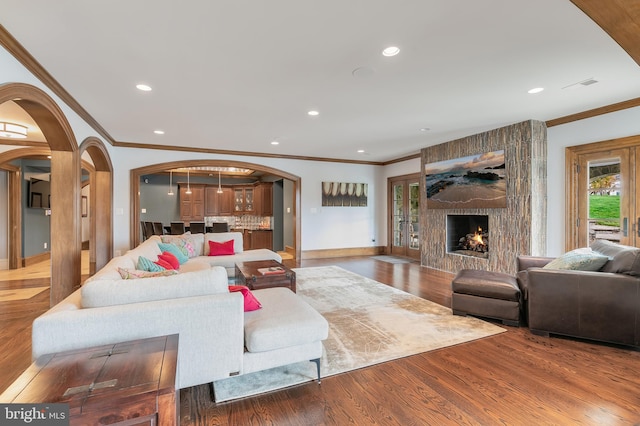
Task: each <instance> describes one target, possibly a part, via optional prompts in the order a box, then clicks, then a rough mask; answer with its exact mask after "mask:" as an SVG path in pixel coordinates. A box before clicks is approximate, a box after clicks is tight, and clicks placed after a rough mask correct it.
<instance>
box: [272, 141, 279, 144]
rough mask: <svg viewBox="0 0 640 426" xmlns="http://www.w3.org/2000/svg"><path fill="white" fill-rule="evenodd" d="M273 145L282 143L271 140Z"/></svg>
mask: <svg viewBox="0 0 640 426" xmlns="http://www.w3.org/2000/svg"><path fill="white" fill-rule="evenodd" d="M271 145H280V142H278V141H271Z"/></svg>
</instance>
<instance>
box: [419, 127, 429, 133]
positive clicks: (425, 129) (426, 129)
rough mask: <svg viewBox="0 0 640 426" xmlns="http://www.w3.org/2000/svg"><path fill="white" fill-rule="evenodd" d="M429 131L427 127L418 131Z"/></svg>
mask: <svg viewBox="0 0 640 426" xmlns="http://www.w3.org/2000/svg"><path fill="white" fill-rule="evenodd" d="M429 130H431V129H430V128H428V127H423V128H422V129H420V131H421V132H428V131H429Z"/></svg>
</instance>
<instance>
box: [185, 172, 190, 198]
mask: <svg viewBox="0 0 640 426" xmlns="http://www.w3.org/2000/svg"><path fill="white" fill-rule="evenodd" d="M185 194H191V185H190V184H189V169H187V190H186V191H185Z"/></svg>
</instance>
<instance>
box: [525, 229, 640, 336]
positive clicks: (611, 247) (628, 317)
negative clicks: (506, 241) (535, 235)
mask: <svg viewBox="0 0 640 426" xmlns="http://www.w3.org/2000/svg"><path fill="white" fill-rule="evenodd" d="M592 250H594V251H597V252H599V253H601V254H605V255H607V256H608V257H609V258H610V260H609V261H608V262H607V264H605V266H604V267H602V268H601V270H600V271H596V272H591V271H578V270H564V269H542V266H544V265H545V264H546V263H548V262H549V261H551V260H552V258H541V257H530V256H520V257H519V258H518V269H519V271H520V272H519V273H518V284H519V285H520V286H521V290H522V293H523V296H524V297H525V299H526V305H527V316H528V323H529V329H530V330H531V332H532V333H534V334H539V335H545V336H548V335H549V334H559V335H565V336H571V337H577V338H583V339H592V340H598V341H603V342H610V343H616V344H623V345H630V346H636V347H637V346H640V277H639V276H638V271H637V268H638V266H640V249H637V248H633V247H628V246H623V245H620V244H615V243H610V242H606V241H605V242H602V241H597V242H596V243H594V244H593V245H592Z"/></svg>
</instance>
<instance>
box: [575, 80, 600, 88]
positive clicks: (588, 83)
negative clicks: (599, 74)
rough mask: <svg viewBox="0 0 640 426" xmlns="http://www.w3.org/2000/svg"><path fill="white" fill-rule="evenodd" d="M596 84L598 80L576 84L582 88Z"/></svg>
mask: <svg viewBox="0 0 640 426" xmlns="http://www.w3.org/2000/svg"><path fill="white" fill-rule="evenodd" d="M597 82H598V80H594V79H592V78H589V79H587V80H585V81H581V82H580V83H578V84H582V85H583V86H591V85H592V84H596V83H597Z"/></svg>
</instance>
